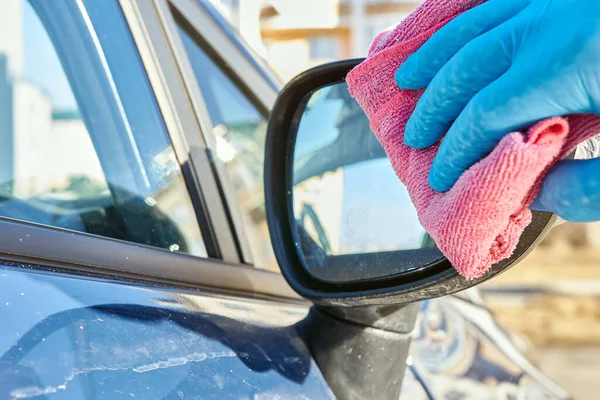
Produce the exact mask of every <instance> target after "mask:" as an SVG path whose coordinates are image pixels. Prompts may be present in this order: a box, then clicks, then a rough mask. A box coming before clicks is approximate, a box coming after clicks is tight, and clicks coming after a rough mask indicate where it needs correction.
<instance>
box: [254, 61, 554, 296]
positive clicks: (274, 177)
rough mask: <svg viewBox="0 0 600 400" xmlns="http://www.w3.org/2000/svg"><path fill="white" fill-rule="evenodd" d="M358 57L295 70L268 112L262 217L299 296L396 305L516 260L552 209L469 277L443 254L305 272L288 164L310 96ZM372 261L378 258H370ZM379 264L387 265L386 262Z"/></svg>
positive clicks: (538, 236) (543, 228)
mask: <svg viewBox="0 0 600 400" xmlns="http://www.w3.org/2000/svg"><path fill="white" fill-rule="evenodd" d="M362 61H363V60H362V59H353V60H344V61H339V62H334V63H330V64H325V65H322V66H318V67H316V68H313V69H311V70H308V71H306V72H304V73H302V74H300V75H298V76H297V77H296V78H294V79H293V80H292V81H291V82H290V83H288V84H287V85H286V87H285V88H284V89H283V90H282V91H281V93H280V95H279V97H278V99H277V102H276V104H275V106H274V108H273V111H272V113H271V118H270V120H269V126H268V130H267V142H266V155H265V198H266V211H267V220H268V225H269V231H270V234H271V241H272V244H273V248H274V251H275V255H276V257H277V261H278V262H279V266H280V268H281V271H282V273H283V275H284V277H285V279H286V280H287V281H288V283H289V284H290V285H291V287H292V288H293V289H294V290H295V291H296V292H297V293H298V294H300V295H301V296H303V297H305V298H307V299H310V300H311V301H313V302H314V303H315V304H318V305H323V306H341V307H353V306H369V305H401V304H405V303H410V302H415V301H419V300H425V299H431V298H435V297H440V296H444V295H448V294H451V293H455V292H458V291H461V290H464V289H467V288H469V287H472V286H474V285H477V284H479V283H481V282H483V281H485V280H487V279H490V278H492V277H494V276H496V275H498V274H499V273H501V272H502V271H504V270H506V269H508V268H510V267H512V266H513V265H515V264H517V263H518V262H519V261H520V260H521V259H522V258H523V257H525V256H526V255H527V254H528V253H529V252H530V251H531V250H533V249H534V248H535V247H536V245H537V244H538V243H539V242H540V241H541V240H542V239H543V238H544V237H545V235H546V234H547V232H548V231H549V230H550V229H551V227H552V226H553V225H554V222H555V219H556V217H555V216H554V215H553V214H551V213H543V212H534V213H533V214H534V215H533V221H532V223H531V224H530V225H529V226H528V227H527V228H526V230H525V232H524V234H523V235H522V237H521V240H520V242H519V244H518V246H517V249H516V250H515V252H514V254H513V256H511V257H510V258H509V259H506V260H504V261H502V262H500V263H498V264H496V265H494V266H493V267H492V268H491V269H490V270H489V271H488V272H487V273H486V274H485V275H484V276H482V277H481V278H477V279H473V280H466V279H465V278H463V277H461V276H460V275H459V274H458V273H457V272H456V271H455V269H454V268H453V267H452V265H451V264H450V262H449V261H448V260H446V259H445V258H444V259H442V260H440V261H439V262H435V263H432V264H428V265H427V266H426V268H425V267H423V268H415V269H414V270H413V271H411V272H410V273H407V274H394V273H390V274H382V275H381V276H379V277H367V278H365V279H358V280H352V281H347V282H344V281H337V282H333V281H329V280H323V279H319V278H318V277H315V276H314V275H313V274H311V273H309V271H307V269H306V268H305V266H304V264H303V263H304V262H305V260H303V257H302V256H301V255H300V254H299V248H300V247H301V244H300V243H299V241H298V240H297V237H296V236H295V235H294V233H293V229H294V210H293V209H292V187H293V185H294V180H293V179H294V176H293V168H292V164H293V160H294V148H295V141H296V134H297V132H298V127H299V124H300V119H301V118H302V115H303V111H304V110H305V108H306V104H307V101H308V98H309V97H310V96H309V95H310V94H311V93H314V92H315V91H316V90H318V89H320V88H323V87H325V86H328V85H331V84H334V83H339V82H343V81H344V80H345V77H346V75H347V74H348V72H349V71H350V70H352V69H353V68H354V67H355V66H356V65H358V64H359V63H360V62H362ZM398 184H399V185H400V182H398ZM364 260H368V258H365V259H364ZM390 260H393V257H391V258H390ZM348 262H350V261H348ZM364 262H365V261H363V263H364ZM366 262H367V263H369V262H370V261H366ZM372 262H373V263H376V262H378V261H377V259H376V258H373V261H372ZM367 266H368V265H367ZM348 267H350V268H351V267H352V265H349V266H348ZM378 267H379V268H380V269H381V268H387V266H385V265H383V266H381V265H379V266H378Z"/></svg>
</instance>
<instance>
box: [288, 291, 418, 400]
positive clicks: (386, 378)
mask: <svg viewBox="0 0 600 400" xmlns="http://www.w3.org/2000/svg"><path fill="white" fill-rule="evenodd" d="M418 311H419V306H418V304H416V303H413V304H405V305H393V306H365V307H323V306H314V307H312V308H311V310H310V313H309V315H308V317H307V318H306V319H305V320H303V321H302V322H300V323H299V324H298V326H297V327H298V330H299V331H300V333H301V335H302V337H303V338H304V340H305V342H306V344H307V345H308V347H309V349H310V351H311V353H312V355H313V357H314V358H315V361H316V362H317V365H318V366H319V369H320V370H321V372H322V374H323V376H324V377H325V379H326V380H327V383H328V384H329V386H330V387H331V389H332V390H333V392H334V394H335V396H336V398H337V399H340V400H355V399H361V400H362V399H379V400H388V399H389V400H392V399H393V400H397V399H398V398H400V393H401V390H402V380H403V378H404V371H405V369H406V360H407V357H408V351H409V348H410V341H411V332H412V330H413V328H414V326H415V321H416V318H417V314H418Z"/></svg>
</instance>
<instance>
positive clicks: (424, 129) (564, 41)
mask: <svg viewBox="0 0 600 400" xmlns="http://www.w3.org/2000/svg"><path fill="white" fill-rule="evenodd" d="M396 82H397V84H398V85H399V87H401V88H403V89H421V88H424V87H427V89H426V90H425V93H424V94H423V96H422V97H421V99H420V101H419V103H418V105H417V108H416V110H415V112H414V114H413V115H412V117H411V118H410V120H409V122H408V124H407V126H406V134H405V139H404V141H405V143H406V144H407V145H408V146H411V147H415V148H426V147H429V146H431V145H433V144H435V143H436V142H437V141H438V140H440V138H442V136H443V135H444V133H446V132H447V134H446V136H445V137H444V139H443V141H442V143H441V145H440V148H439V151H438V154H437V156H436V158H435V160H434V162H433V165H432V168H431V172H430V174H429V182H430V184H431V187H432V188H433V189H435V190H438V191H446V190H448V189H450V188H451V187H452V186H453V185H454V183H455V182H456V181H457V179H458V178H459V176H460V175H461V174H462V173H463V172H464V171H465V170H466V169H468V168H469V167H470V166H471V165H473V164H474V163H476V162H477V161H479V160H480V159H482V158H483V157H485V156H486V155H487V154H489V153H490V152H491V150H492V149H493V148H494V147H495V145H496V144H497V143H498V142H499V141H500V139H501V138H502V137H503V136H504V135H506V134H507V133H509V132H512V131H515V130H521V129H524V128H526V127H528V126H530V125H532V124H533V123H534V122H536V121H539V120H541V119H544V118H547V117H552V116H557V115H568V114H574V113H600V1H599V0H577V1H574V0H489V1H488V2H486V3H484V4H482V5H480V6H478V7H475V8H473V9H472V10H470V11H467V12H465V13H464V14H462V15H460V16H458V17H457V18H455V19H454V20H452V21H451V22H449V23H448V24H447V25H446V26H444V27H443V28H442V29H440V30H439V31H438V32H436V33H435V34H434V35H433V36H432V37H431V39H429V41H427V42H426V43H425V44H424V45H423V46H422V47H421V49H420V50H419V51H417V52H416V53H415V54H413V55H412V57H410V58H409V59H408V60H407V61H406V62H405V63H404V64H403V65H402V66H401V67H400V68H399V69H398V71H397V73H396ZM532 208H534V209H537V210H545V211H552V212H555V213H557V214H558V215H559V216H561V217H562V218H564V219H566V220H569V221H578V222H585V221H595V220H600V159H592V160H565V161H562V162H560V163H558V164H557V165H556V166H555V167H554V168H553V169H552V170H551V171H550V172H549V173H548V175H547V177H546V179H545V181H544V183H543V185H542V190H541V192H540V194H539V195H538V198H537V199H536V201H535V202H534V204H533V206H532Z"/></svg>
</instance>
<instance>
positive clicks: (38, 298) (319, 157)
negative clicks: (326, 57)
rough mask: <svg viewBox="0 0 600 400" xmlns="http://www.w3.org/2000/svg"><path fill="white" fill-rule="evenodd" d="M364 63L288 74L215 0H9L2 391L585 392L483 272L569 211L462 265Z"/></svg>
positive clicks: (521, 250) (123, 394)
mask: <svg viewBox="0 0 600 400" xmlns="http://www.w3.org/2000/svg"><path fill="white" fill-rule="evenodd" d="M359 62H360V60H346V61H342V62H338V63H334V64H328V65H325V66H321V67H317V68H315V69H313V70H311V71H307V72H305V73H303V74H302V75H300V76H299V77H297V78H296V79H294V80H293V81H292V82H290V83H289V84H288V85H287V86H286V88H285V89H282V88H281V86H280V83H279V82H278V80H277V78H275V77H274V75H273V74H272V73H271V71H270V70H269V69H268V67H267V66H266V65H265V64H264V63H263V62H262V61H261V60H260V59H259V58H257V57H255V56H254V55H253V54H252V52H251V51H249V50H248V48H247V47H246V46H245V45H244V43H243V42H242V41H241V40H240V39H239V37H238V36H237V35H236V33H235V32H234V31H233V30H232V28H231V27H230V26H229V25H228V24H227V22H225V21H224V20H223V19H222V17H221V16H220V15H219V14H218V13H217V12H216V11H215V10H214V9H213V8H212V7H211V6H210V4H209V3H208V2H207V1H197V0H101V1H100V0H56V1H48V0H16V1H11V2H4V3H3V4H2V5H0V399H111V400H112V399H175V400H180V399H257V400H258V399H333V398H338V399H382V400H386V399H398V398H400V399H407V400H415V399H429V400H432V399H448V400H452V399H456V400H458V399H542V398H544V399H546V398H547V399H566V398H569V395H568V393H566V392H565V391H564V390H562V389H561V388H560V387H558V386H556V385H555V384H554V383H553V382H551V381H550V380H549V379H548V378H547V377H545V376H544V375H543V374H541V373H540V372H539V371H538V370H537V369H536V368H535V367H534V366H533V365H532V364H531V363H530V362H529V361H528V360H527V359H526V357H525V356H524V355H523V353H522V351H521V347H520V346H518V343H517V342H515V341H514V340H513V339H512V336H511V335H510V334H508V333H507V332H505V331H504V330H503V329H501V328H500V327H499V326H498V325H497V324H496V322H495V321H494V318H493V316H492V314H491V313H490V312H489V311H488V310H487V309H486V307H485V304H484V303H483V302H482V301H481V299H480V297H479V294H478V292H477V289H476V288H475V287H474V286H475V285H477V284H478V283H480V282H482V281H484V280H486V279H489V278H492V277H493V276H494V275H496V274H498V273H500V272H502V271H503V270H505V269H506V268H509V267H510V266H512V265H514V264H515V263H516V262H518V260H519V259H520V258H521V257H522V256H524V255H525V254H527V252H528V251H530V250H531V249H532V248H533V247H534V246H535V245H536V244H537V243H538V241H539V240H540V239H541V238H542V237H543V236H544V235H545V234H546V232H547V231H548V229H549V227H550V226H552V224H553V223H554V218H555V217H554V216H552V215H550V214H546V213H536V214H535V215H534V221H533V223H532V225H531V226H530V227H529V228H528V230H527V231H526V233H525V234H524V235H523V238H522V239H521V243H520V244H519V247H518V249H517V251H516V253H515V255H514V256H513V257H512V258H511V259H509V260H506V261H505V262H502V263H499V264H498V265H495V266H494V267H493V268H492V270H491V271H490V272H489V273H488V274H487V275H486V276H484V277H483V278H481V279H478V280H472V281H466V280H464V279H463V278H461V277H460V276H458V275H457V274H456V272H455V271H454V269H453V268H452V266H451V265H449V262H448V261H447V260H446V259H445V258H444V257H443V255H442V254H441V253H440V252H439V250H438V249H437V248H436V246H435V244H434V243H433V241H432V240H431V238H429V237H428V235H427V233H426V232H425V231H424V230H423V228H422V227H421V226H420V224H419V223H418V220H417V219H416V214H415V211H414V209H413V208H412V205H411V204H410V201H408V197H407V194H406V192H405V189H404V188H403V187H402V185H400V184H399V182H397V181H396V180H395V177H394V175H393V170H391V167H390V166H389V165H388V163H387V162H386V158H385V154H384V153H383V151H382V149H381V147H380V146H379V144H378V143H377V142H376V140H375V139H374V136H373V134H372V133H371V132H370V130H369V126H368V121H367V120H366V117H365V116H364V115H363V114H362V112H361V111H360V109H359V108H358V106H357V105H356V103H355V102H354V100H352V98H351V97H350V96H349V95H348V92H347V88H346V87H345V83H344V77H345V74H346V73H347V72H348V71H349V70H350V69H351V68H352V67H353V66H355V65H357V64H358V63H359ZM388 183H389V184H388ZM442 296H443V297H442Z"/></svg>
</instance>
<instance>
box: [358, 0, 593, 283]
mask: <svg viewBox="0 0 600 400" xmlns="http://www.w3.org/2000/svg"><path fill="white" fill-rule="evenodd" d="M483 2H484V1H483V0H426V1H425V2H423V4H421V6H420V7H419V8H417V10H415V11H414V12H413V13H412V14H411V15H410V16H409V17H408V18H406V19H405V20H403V21H402V22H401V23H400V24H399V25H398V26H396V27H395V28H394V29H392V30H388V31H385V32H382V33H381V34H379V36H377V38H376V39H375V41H374V42H373V44H372V45H371V48H370V50H369V56H368V58H367V59H366V61H364V62H363V63H362V64H360V65H359V66H357V67H356V68H354V69H353V70H352V71H351V72H350V73H349V74H348V76H347V78H346V81H347V83H348V87H349V89H350V93H351V94H352V96H353V97H354V98H355V99H356V100H357V101H358V103H359V104H360V106H361V107H362V108H363V110H364V111H365V113H366V114H367V116H368V117H369V120H370V122H371V128H372V130H373V131H374V132H375V134H376V136H377V139H378V140H379V142H380V143H381V145H382V146H383V148H384V149H385V151H386V153H387V155H388V157H389V159H390V160H391V163H392V167H393V168H394V171H396V174H397V175H398V177H399V178H400V180H401V181H402V182H403V183H404V184H405V185H406V187H407V189H408V193H409V195H410V197H411V200H412V202H413V203H414V205H415V208H416V210H417V213H418V215H419V219H420V221H421V224H422V225H423V227H424V228H425V229H426V230H427V231H428V232H429V234H430V235H431V237H432V238H433V240H434V241H435V242H436V244H437V245H438V247H439V249H440V250H441V251H442V252H443V253H444V255H445V256H446V257H447V258H448V259H449V260H450V262H451V263H452V265H453V266H454V267H455V268H456V270H457V271H458V272H459V273H460V274H461V275H462V276H464V277H465V278H467V279H473V278H477V277H480V276H481V275H483V274H484V273H485V272H486V271H487V270H488V269H489V268H490V267H491V266H492V265H493V264H495V263H496V262H498V261H501V260H504V259H506V258H508V257H510V256H511V254H512V253H513V251H514V250H515V247H516V245H517V242H518V241H519V238H520V237H521V234H522V233H523V230H524V229H525V227H526V226H527V225H528V224H529V223H530V222H531V211H529V209H528V207H529V205H530V204H531V202H532V201H533V199H534V198H535V196H536V194H537V192H538V191H539V188H540V184H541V182H542V179H543V177H544V176H545V174H546V172H547V171H548V169H549V168H550V167H551V166H552V165H554V164H555V163H556V162H557V161H559V160H560V159H562V158H564V157H565V156H567V155H568V154H569V153H570V152H571V151H572V150H573V149H574V148H575V146H576V145H577V144H578V143H580V142H582V141H583V140H585V139H587V138H589V137H591V136H594V135H595V134H597V133H599V132H600V117H597V116H593V115H572V116H569V117H564V118H562V117H555V118H550V119H548V120H545V121H542V122H539V123H538V124H536V125H535V126H534V127H532V128H531V129H529V131H528V132H527V133H520V132H513V133H509V134H507V135H506V136H505V137H504V138H503V139H502V140H501V141H500V143H499V144H498V146H497V147H496V149H495V150H494V151H493V152H492V153H491V154H490V155H489V156H487V157H486V158H485V159H483V160H482V161H480V162H479V163H477V164H475V165H473V166H472V167H471V168H470V169H468V170H467V171H466V172H465V173H464V174H463V175H462V176H461V177H460V179H459V180H458V182H457V184H456V185H455V186H454V187H453V188H452V189H451V190H450V191H448V192H446V193H438V192H436V191H434V190H433V189H431V188H430V186H429V183H428V181H427V175H428V173H429V169H430V168H431V164H432V162H433V158H434V156H435V154H436V153H437V151H438V147H439V144H438V145H436V146H432V147H430V148H428V149H425V150H416V149H412V148H410V147H408V146H406V145H404V127H405V125H406V122H407V121H408V118H409V117H410V115H411V113H412V112H413V110H414V108H415V106H416V104H417V101H418V100H419V97H420V96H421V94H422V93H423V92H422V91H410V90H401V89H399V88H398V87H397V85H396V83H395V81H394V73H395V72H396V70H397V69H398V67H399V66H400V65H401V64H402V63H403V62H404V61H405V60H406V59H407V58H408V57H409V56H410V55H411V54H413V53H414V52H415V51H416V50H417V49H418V48H419V47H420V46H421V45H422V44H423V43H424V42H425V41H426V40H427V39H428V38H429V37H430V36H431V35H432V34H433V33H434V32H435V31H437V30H438V29H440V28H441V27H442V26H443V25H444V24H446V23H447V22H448V21H450V20H451V19H452V18H454V17H456V16H457V15H459V14H460V13H462V12H464V11H466V10H468V9H470V8H472V7H475V6H476V5H479V4H481V3H483Z"/></svg>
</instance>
